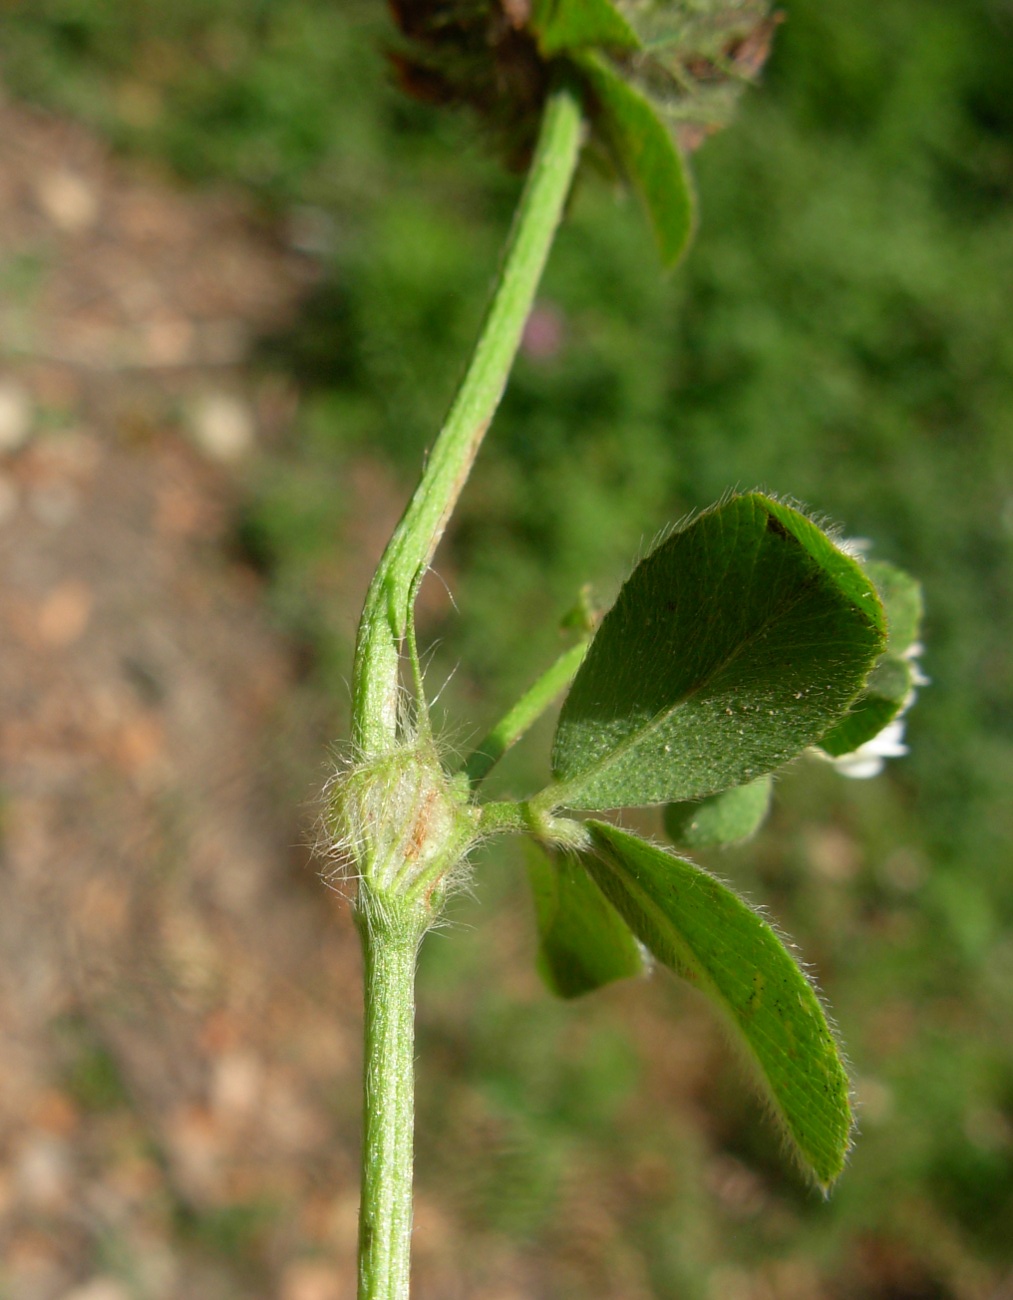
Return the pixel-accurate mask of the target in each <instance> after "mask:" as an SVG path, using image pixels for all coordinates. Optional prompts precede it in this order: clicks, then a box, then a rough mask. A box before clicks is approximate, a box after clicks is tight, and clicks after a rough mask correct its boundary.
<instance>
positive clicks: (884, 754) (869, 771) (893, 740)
mask: <svg viewBox="0 0 1013 1300" xmlns="http://www.w3.org/2000/svg"><path fill="white" fill-rule="evenodd" d="M907 752H908V748H907V745H905V744H904V719H903V717H899V718H894V720H893V722H889V723H887V725H886V726H885V727H884V728H883V730H882V731H881V732H880V733H879V735H878V736H873V738H872V739H871V740H867V741H866V742H865V744H864V745H859V747H858V748H857V749H856V750H854V751H853V752H852V753H850V754H841V755H840V757H839V758H831V759H830V761H831V763H833V765H834V767H836V768H837V770H838V772H840V774H841V776H850V777H853V778H855V779H858V780H863V779H866V778H868V777H871V776H879V774H880V772H882V770H883V767H884V764H885V760H886V759H888V758H903V757H904V755H905V754H906V753H907Z"/></svg>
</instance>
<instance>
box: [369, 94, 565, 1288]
mask: <svg viewBox="0 0 1013 1300" xmlns="http://www.w3.org/2000/svg"><path fill="white" fill-rule="evenodd" d="M582 134H583V117H582V107H581V102H580V98H579V96H578V95H577V94H576V93H575V92H574V91H572V90H571V89H570V88H568V87H567V86H560V87H559V88H558V89H556V90H554V91H553V93H552V94H551V95H550V96H549V99H548V100H547V102H546V106H545V112H544V115H543V119H542V126H541V131H540V133H539V137H538V143H537V145H536V148H535V154H534V158H533V160H532V164H531V171H530V173H529V175H528V180H527V184H526V185H525V188H524V192H523V194H522V196H521V199H520V204H519V206H518V209H517V214H516V216H515V219H514V224H513V227H512V229H511V232H510V237H509V239H508V242H507V246H506V252H505V255H504V258H503V263H502V266H501V268H500V272H499V275H498V277H497V280H496V284H495V288H494V291H493V296H492V300H491V302H490V305H489V307H488V310H487V312H486V316H485V320H484V321H483V324H482V329H481V333H480V336H479V340H478V343H477V345H476V348H475V352H474V354H473V356H472V358H471V362H470V363H469V366H468V369H467V371H466V373H465V376H464V379H463V381H462V383H461V386H460V388H459V389H458V392H457V396H456V397H455V399H454V402H453V405H452V406H451V409H450V413H449V415H448V416H447V421H446V423H445V425H444V426H443V429H442V430H441V431H440V434H439V436H438V437H437V439H436V442H435V443H434V445H433V448H432V451H431V453H430V456H429V459H428V462H427V464H426V467H425V470H424V472H423V474H422V478H421V480H420V482H419V486H418V487H417V488H416V490H415V493H414V495H413V496H412V499H411V501H410V502H409V503H408V507H407V509H406V510H405V513H404V515H403V516H402V518H401V522H400V523H399V524H398V526H397V529H396V530H395V532H394V535H393V537H392V538H391V540H390V542H389V544H388V546H387V549H386V550H385V552H384V554H383V558H382V559H381V561H380V564H379V567H378V568H377V571H376V573H375V575H374V577H373V581H372V582H371V584H370V587H369V592H368V593H367V596H366V602H365V606H364V608H363V612H362V619H361V621H360V624H359V635H358V639H357V641H356V648H355V667H354V670H353V681H352V730H353V739H354V741H355V744H356V748H357V750H358V752H359V755H360V756H362V757H363V758H368V757H370V756H373V755H379V754H383V753H384V752H389V751H390V750H391V749H392V748H393V747H394V746H395V745H396V744H397V740H398V717H397V713H398V710H397V699H398V692H399V687H400V672H401V654H402V647H403V644H404V642H405V639H406V637H408V638H409V645H408V649H409V656H410V659H411V662H412V666H413V668H414V672H415V690H416V693H417V694H418V695H419V698H418V700H417V701H416V703H417V707H418V711H419V715H420V718H421V720H422V722H423V723H424V722H425V718H426V710H425V701H424V699H423V698H422V696H421V681H420V680H419V679H420V677H421V673H420V671H419V669H418V656H417V653H416V650H415V646H414V639H413V635H412V606H413V602H414V598H415V592H416V590H417V586H418V582H419V581H420V579H421V576H422V574H423V572H424V571H425V569H426V567H427V566H428V564H429V562H430V560H431V559H432V556H433V552H434V551H435V550H436V547H437V545H438V544H439V540H440V538H441V536H442V535H443V530H444V528H445V527H446V524H447V520H448V519H449V517H450V514H451V511H452V510H453V508H454V505H455V504H456V502H457V498H458V496H459V495H460V493H461V489H462V488H463V486H464V483H465V480H466V479H467V477H468V474H469V472H470V470H471V466H472V464H473V462H474V459H475V456H476V455H477V453H478V449H479V446H480V445H481V441H482V438H483V436H484V434H485V431H486V429H487V428H488V425H489V422H490V421H491V419H492V417H493V414H494V412H495V410H496V407H497V406H498V405H499V401H500V398H501V397H502V394H503V389H504V387H505V386H506V381H507V377H508V375H509V373H510V368H511V366H512V364H513V361H514V357H515V356H516V354H517V349H518V347H519V345H520V341H521V334H522V331H523V329H524V323H525V321H526V320H527V317H528V313H529V311H530V310H531V304H532V302H533V300H534V296H535V291H536V289H537V287H538V282H539V280H540V278H541V274H542V270H543V268H544V266H545V261H546V258H547V257H548V254H549V249H550V248H551V246H552V241H553V238H554V236H555V233H556V230H557V228H558V226H559V222H560V219H561V217H562V213H563V205H564V203H565V201H566V196H567V194H568V192H569V189H570V183H571V181H572V179H573V173H574V171H575V169H576V166H577V159H578V156H579V152H580V144H581V138H582ZM434 889H435V885H434ZM430 892H431V893H432V891H430ZM431 908H432V899H431V898H427V899H425V900H424V905H422V903H421V902H420V900H419V899H417V898H414V897H410V896H406V895H404V894H399V892H398V891H397V890H396V889H395V890H393V891H391V892H389V893H386V894H383V895H379V894H376V893H375V892H374V890H373V888H372V887H371V886H370V884H369V883H368V881H366V880H363V881H362V883H361V884H360V893H359V899H358V907H357V921H358V925H359V932H360V934H361V936H362V944H363V952H364V954H365V966H366V978H365V1000H366V1014H365V1068H364V1080H365V1097H364V1106H365V1116H364V1125H363V1153H362V1200H361V1204H360V1218H359V1300H407V1296H408V1280H409V1269H410V1259H411V1219H412V1155H413V1132H414V1117H413V1103H414V1095H413V1094H414V1061H413V1043H414V980H415V959H416V956H417V953H418V946H419V943H420V942H421V938H422V935H423V933H424V932H425V929H426V927H427V925H428V924H429V923H430V922H431V920H432V911H431ZM436 910H438V909H436Z"/></svg>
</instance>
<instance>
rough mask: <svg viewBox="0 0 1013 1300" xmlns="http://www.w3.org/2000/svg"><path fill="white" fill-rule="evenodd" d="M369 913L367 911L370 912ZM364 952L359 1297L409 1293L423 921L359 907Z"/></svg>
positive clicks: (394, 1299)
mask: <svg viewBox="0 0 1013 1300" xmlns="http://www.w3.org/2000/svg"><path fill="white" fill-rule="evenodd" d="M367 918H368V919H367ZM359 930H360V933H361V935H362V946H363V953H364V956H365V1002H366V1016H365V1043H364V1057H363V1092H364V1122H363V1137H362V1199H361V1201H360V1205H359V1300H404V1297H406V1296H407V1295H408V1274H409V1268H410V1263H411V1234H412V1159H413V1143H414V1133H415V1109H414V1103H415V1061H414V1044H415V961H416V958H417V956H418V949H419V944H420V942H421V940H422V935H423V933H424V931H425V921H424V920H423V919H422V918H421V915H420V914H419V913H417V912H415V910H414V909H412V912H411V914H410V915H409V916H407V917H405V918H403V920H402V919H401V918H398V921H397V922H393V921H392V919H391V918H390V917H387V918H386V920H385V921H379V920H378V917H377V913H376V912H375V911H368V912H367V911H365V910H361V911H360V913H359Z"/></svg>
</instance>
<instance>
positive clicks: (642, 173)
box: [580, 55, 696, 267]
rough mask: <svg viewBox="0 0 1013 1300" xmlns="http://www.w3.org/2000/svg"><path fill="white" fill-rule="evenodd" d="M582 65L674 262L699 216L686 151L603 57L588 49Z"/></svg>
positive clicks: (664, 252) (606, 131)
mask: <svg viewBox="0 0 1013 1300" xmlns="http://www.w3.org/2000/svg"><path fill="white" fill-rule="evenodd" d="M580 67H581V69H582V71H583V72H584V73H585V75H586V77H587V79H588V81H589V83H590V85H591V88H592V90H593V91H594V94H595V98H596V100H597V106H598V110H599V126H600V128H601V131H602V134H603V136H604V137H605V139H606V140H607V142H608V144H609V146H610V147H611V149H612V150H613V152H614V153H615V155H616V158H617V160H618V162H619V165H620V167H621V168H622V170H623V171H624V172H625V173H626V176H627V178H628V180H629V182H630V184H631V185H632V186H633V188H634V189H635V190H636V191H637V193H638V194H639V195H640V198H641V200H642V202H643V204H644V207H645V208H646V209H647V215H648V218H649V219H650V222H651V226H652V228H653V230H654V237H655V240H656V241H657V245H658V252H659V253H660V255H661V260H662V262H664V264H665V266H666V267H673V266H675V264H676V263H677V262H678V260H679V258H680V257H681V256H682V255H683V253H684V252H685V251H686V248H687V246H688V244H689V241H690V238H691V237H692V234H693V229H694V225H695V220H696V218H695V205H694V201H693V191H692V189H691V187H690V182H689V176H688V173H687V171H686V165H685V163H684V162H683V158H682V154H681V153H680V152H679V148H678V146H677V145H676V143H675V141H674V140H673V139H672V136H671V134H670V133H669V130H668V127H667V126H666V125H665V124H664V122H662V121H661V119H660V118H659V117H658V115H657V113H656V112H655V110H654V108H653V107H652V106H651V104H650V102H649V101H648V100H647V99H645V98H644V96H643V95H641V94H640V92H639V91H638V90H635V89H634V88H633V87H632V86H631V85H630V84H629V83H628V82H626V81H624V80H623V78H622V77H621V76H620V75H619V74H618V73H617V72H615V71H613V69H612V68H611V67H610V66H609V65H608V64H607V63H606V62H605V61H604V60H603V59H600V58H598V57H597V56H595V55H584V56H582V57H581V59H580Z"/></svg>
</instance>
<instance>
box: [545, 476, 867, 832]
mask: <svg viewBox="0 0 1013 1300" xmlns="http://www.w3.org/2000/svg"><path fill="white" fill-rule="evenodd" d="M885 639H886V638H885V629H884V624H883V611H882V607H881V605H880V603H879V599H878V597H877V596H876V592H875V589H874V587H873V584H872V583H871V581H870V580H869V578H868V576H867V574H866V573H865V572H864V571H863V569H862V568H861V567H860V566H859V565H858V564H856V562H855V561H854V560H852V559H851V558H850V557H849V556H847V555H845V554H844V553H843V552H841V551H839V550H838V549H837V548H836V547H835V546H834V545H833V543H832V542H831V541H830V540H829V538H828V537H827V536H826V535H825V534H824V533H823V532H821V531H820V529H819V528H817V527H816V525H815V524H814V523H812V522H811V521H810V520H809V519H807V518H806V517H805V516H804V515H801V514H799V512H798V511H796V510H793V509H791V508H790V507H789V506H785V505H781V504H780V503H779V502H776V501H773V500H771V499H770V498H769V497H764V496H761V495H760V494H759V493H750V494H748V495H745V496H737V497H732V498H730V499H729V500H728V501H725V502H723V503H722V504H720V505H718V506H715V507H714V508H713V509H711V510H708V511H706V512H705V513H704V514H702V515H700V516H699V517H698V518H697V519H696V520H694V521H693V522H692V523H690V524H689V525H688V526H686V527H684V528H682V529H680V530H679V531H678V532H675V533H673V534H672V535H671V536H670V537H669V538H668V539H667V540H666V541H664V542H662V544H661V545H660V546H659V547H658V548H657V549H656V550H655V551H654V552H653V553H652V554H651V555H649V556H648V557H647V559H645V560H643V561H642V562H641V563H640V564H639V565H638V566H637V567H636V569H635V570H634V571H633V573H632V575H631V576H630V578H629V580H628V581H627V582H626V584H625V586H624V587H623V589H622V590H621V592H620V593H619V599H618V600H617V601H616V603H615V605H614V606H613V607H612V609H611V610H610V611H609V612H608V613H607V614H606V615H605V617H604V618H603V619H602V622H601V625H600V627H599V629H598V631H597V633H596V635H595V637H594V640H593V641H592V642H591V648H590V650H589V651H588V654H587V658H586V659H585V660H584V663H583V665H582V667H581V669H580V671H579V672H578V673H577V676H576V678H575V679H574V683H573V686H572V688H571V690H570V693H569V695H568V696H567V699H566V701H565V703H564V705H563V709H562V712H561V714H560V717H559V723H558V726H557V729H556V738H555V743H554V746H553V752H552V767H553V774H554V776H555V778H556V785H555V786H554V787H550V790H549V791H546V793H545V795H543V796H539V798H540V800H541V802H543V803H544V804H548V803H549V802H550V800H551V801H552V802H553V804H554V806H556V807H562V806H566V807H570V808H585V809H599V808H618V807H631V806H634V805H638V804H651V803H668V802H674V801H682V800H686V799H702V798H704V797H706V796H707V795H711V794H716V793H718V792H719V791H721V790H727V789H729V788H730V787H732V786H738V785H743V784H744V783H746V782H747V781H752V780H755V779H756V778H757V777H759V776H762V775H763V774H764V773H765V772H771V771H773V770H774V769H775V768H778V767H780V766H781V765H782V764H783V763H785V762H787V761H788V760H789V759H791V758H793V757H795V755H797V754H799V753H801V752H802V750H803V749H805V748H806V747H807V746H808V745H812V744H814V743H815V742H816V741H818V740H819V739H820V737H821V736H823V735H824V734H825V733H826V732H827V731H828V730H829V729H830V728H831V727H832V726H833V725H834V724H835V723H836V722H837V721H839V719H840V718H841V717H843V715H844V714H845V713H846V712H847V710H848V708H849V706H850V705H851V703H852V701H853V700H854V699H855V697H856V696H857V695H858V692H859V691H860V690H861V688H862V686H863V685H864V683H865V680H866V678H867V677H868V674H869V671H870V669H871V668H872V665H873V664H874V663H875V661H876V658H877V657H878V655H879V653H880V651H881V650H882V648H883V644H884V642H885Z"/></svg>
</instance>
